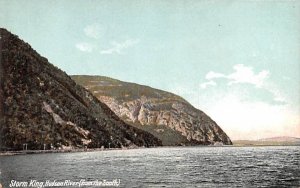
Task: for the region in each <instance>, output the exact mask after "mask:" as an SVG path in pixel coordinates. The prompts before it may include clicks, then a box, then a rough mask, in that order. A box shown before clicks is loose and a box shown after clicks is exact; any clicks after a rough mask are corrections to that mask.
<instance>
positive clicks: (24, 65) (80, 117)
mask: <svg viewBox="0 0 300 188" xmlns="http://www.w3.org/2000/svg"><path fill="white" fill-rule="evenodd" d="M0 37H1V39H0V50H1V51H0V54H1V59H0V73H1V74H0V115H1V116H0V123H1V126H0V136H1V139H0V140H1V142H0V148H1V149H2V150H4V149H11V150H18V149H22V147H23V146H24V145H23V144H25V143H26V144H27V149H41V148H43V147H44V144H45V146H46V148H50V147H51V146H53V147H54V148H66V147H84V146H87V147H89V148H94V147H101V146H104V147H123V146H124V147H131V146H157V145H161V141H160V140H159V139H157V138H156V137H154V136H153V135H151V134H149V133H147V132H145V131H142V130H139V129H137V128H135V127H132V126H130V125H128V124H126V123H124V122H123V121H122V120H121V119H120V118H118V116H116V115H115V114H114V113H113V112H112V111H111V110H110V109H109V108H108V107H107V106H106V105H105V104H103V103H101V102H100V101H99V100H98V99H97V98H95V97H94V96H93V95H92V94H91V93H90V92H89V91H87V90H86V89H84V88H83V87H81V86H79V85H77V84H76V83H75V82H74V81H73V80H72V79H71V78H70V77H69V76H68V75H67V74H66V73H65V72H63V71H61V70H59V69H58V68H57V67H55V66H53V65H52V64H50V63H49V62H48V60H47V59H46V58H44V57H41V56H40V55H39V54H38V53H37V52H36V51H35V50H33V49H32V48H31V47H30V45H29V44H27V43H25V42H23V41H22V40H20V39H19V38H18V37H17V36H15V35H13V34H11V33H10V32H8V31H7V30H6V29H0Z"/></svg>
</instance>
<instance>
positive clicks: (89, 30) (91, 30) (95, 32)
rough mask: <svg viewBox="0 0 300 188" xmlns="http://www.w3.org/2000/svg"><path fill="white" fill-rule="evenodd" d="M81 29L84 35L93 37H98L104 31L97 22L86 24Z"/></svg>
mask: <svg viewBox="0 0 300 188" xmlns="http://www.w3.org/2000/svg"><path fill="white" fill-rule="evenodd" d="M83 31H84V33H85V35H86V36H88V37H90V38H94V39H99V38H100V37H101V36H102V35H103V33H104V29H103V28H102V27H101V26H100V25H98V24H92V25H88V26H86V27H85V28H84V29H83Z"/></svg>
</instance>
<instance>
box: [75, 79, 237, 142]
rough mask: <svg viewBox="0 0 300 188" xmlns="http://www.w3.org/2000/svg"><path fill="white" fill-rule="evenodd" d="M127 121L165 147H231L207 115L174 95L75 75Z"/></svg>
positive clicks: (124, 83) (136, 85)
mask: <svg viewBox="0 0 300 188" xmlns="http://www.w3.org/2000/svg"><path fill="white" fill-rule="evenodd" d="M72 79H74V80H75V81H76V82H77V83H78V84H80V85H82V86H84V87H85V88H86V89H88V90H89V91H90V92H91V93H93V94H94V95H95V96H96V97H97V98H98V99H99V100H100V101H101V102H103V103H105V104H106V105H108V106H109V107H110V109H112V110H113V111H114V112H115V113H116V114H117V115H118V116H119V117H120V118H121V119H122V120H124V121H125V122H127V123H129V124H131V125H133V126H135V127H137V128H139V129H142V130H145V131H147V132H149V133H151V134H153V135H154V136H156V137H157V138H159V139H161V140H162V143H163V145H167V146H170V145H208V144H215V143H216V144H217V143H223V144H226V145H230V144H231V140H230V138H229V137H228V136H227V135H226V133H225V132H224V131H223V130H222V129H221V128H220V127H219V126H218V125H217V123H216V122H215V121H213V120H212V119H211V118H210V117H208V116H207V115H206V114H205V113H204V112H202V111H201V110H198V109H196V108H194V107H193V106H192V105H191V104H189V103H188V102H187V101H186V100H184V99H183V98H182V97H180V96H177V95H175V94H173V93H170V92H166V91H162V90H159V89H154V88H151V87H148V86H143V85H139V84H135V83H128V82H123V81H120V80H116V79H112V78H108V77H102V76H83V75H77V76H76V75H74V76H72Z"/></svg>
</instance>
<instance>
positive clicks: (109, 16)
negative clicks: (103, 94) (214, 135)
mask: <svg viewBox="0 0 300 188" xmlns="http://www.w3.org/2000/svg"><path fill="white" fill-rule="evenodd" d="M0 25H1V27H4V28H7V29H8V30H10V31H11V32H13V33H15V34H17V35H19V37H20V38H22V39H23V40H25V41H26V42H28V43H30V44H31V45H32V47H33V48H34V49H36V50H37V51H38V52H39V53H40V54H41V55H43V56H45V57H47V58H48V60H49V61H50V62H51V63H53V64H54V65H56V66H58V67H59V68H61V69H63V70H64V71H66V72H67V73H68V74H93V75H104V76H109V77H113V78H117V79H120V80H123V81H130V82H136V83H139V84H143V85H149V86H152V87H155V88H159V89H163V90H167V91H171V92H174V93H176V94H178V95H180V96H182V97H184V98H185V99H187V100H188V101H189V102H190V103H191V104H192V105H194V106H195V107H197V108H200V109H201V110H203V111H204V112H206V113H207V114H208V115H209V116H211V117H212V118H213V119H214V120H215V121H216V122H217V123H218V124H219V125H220V126H221V127H222V128H223V130H224V131H225V132H226V133H228V135H229V136H230V137H231V138H232V139H256V138H261V137H269V136H285V135H286V136H297V137H300V1H297V0H294V1H293V0H287V1H283V0H274V1H272V0H268V1H258V0H249V1H247V0H243V1H242V0H236V1H226V0H224V1H217V0H216V1H201V0H190V1H184V0H181V1H179V0H172V1H171V0H169V1H163V0H154V1H145V0H139V1H137V0H123V1H119V0H118V1H117V0H115V1H114V0H102V1H96V0H60V1H58V0H57V1H55V0H51V1H50V0H49V1H43V2H41V1H40V0H38V1H33V0H26V1H25V0H23V1H15V0H0Z"/></svg>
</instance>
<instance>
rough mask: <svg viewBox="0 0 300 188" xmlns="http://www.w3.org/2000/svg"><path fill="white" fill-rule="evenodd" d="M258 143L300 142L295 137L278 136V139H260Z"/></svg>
mask: <svg viewBox="0 0 300 188" xmlns="http://www.w3.org/2000/svg"><path fill="white" fill-rule="evenodd" d="M258 141H263V142H270V141H271V142H300V138H296V137H288V136H280V137H271V138H262V139H259V140H258Z"/></svg>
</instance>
